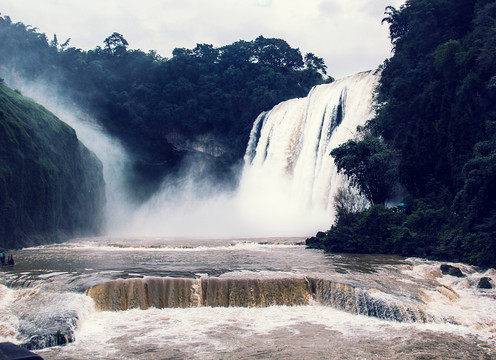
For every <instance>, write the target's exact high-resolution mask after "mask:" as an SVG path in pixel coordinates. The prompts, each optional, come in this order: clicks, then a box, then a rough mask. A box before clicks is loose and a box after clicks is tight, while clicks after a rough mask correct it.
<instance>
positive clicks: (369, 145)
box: [310, 0, 496, 267]
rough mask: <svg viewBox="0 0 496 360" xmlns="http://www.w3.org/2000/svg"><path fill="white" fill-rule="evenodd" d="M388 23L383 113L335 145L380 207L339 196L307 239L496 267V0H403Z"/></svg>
mask: <svg viewBox="0 0 496 360" xmlns="http://www.w3.org/2000/svg"><path fill="white" fill-rule="evenodd" d="M383 21H384V22H386V23H388V24H389V29H390V38H391V42H392V45H393V50H394V55H393V56H392V57H391V58H390V59H388V60H387V61H386V62H385V63H384V65H383V67H382V77H381V81H380V86H379V88H378V93H377V113H376V117H375V118H374V119H372V120H371V121H370V122H369V123H368V124H367V126H366V127H365V128H363V129H361V131H362V139H361V140H360V139H354V140H351V141H349V142H348V143H346V144H343V145H342V146H341V147H339V148H337V149H335V150H333V152H332V156H333V157H334V158H335V161H336V164H337V165H338V167H339V168H340V170H341V171H342V172H344V173H345V174H347V175H348V177H349V178H350V180H351V183H352V184H353V185H354V186H355V187H356V188H357V189H358V190H359V191H360V192H361V193H362V194H363V195H364V196H366V197H367V198H368V199H369V200H370V202H371V204H372V206H371V207H370V208H368V209H366V210H363V211H354V210H350V209H352V206H349V204H348V205H346V204H341V206H339V207H338V213H339V215H338V217H337V219H336V221H335V224H334V225H333V226H332V228H331V229H330V230H329V231H327V232H326V233H325V234H324V233H320V234H319V237H318V239H315V238H314V239H313V241H310V242H311V243H312V246H314V247H321V248H325V249H327V250H329V251H334V252H360V253H393V254H399V255H405V256H418V257H427V258H432V259H441V260H452V261H463V262H468V263H472V264H477V265H481V266H489V267H496V1H494V0H483V1H481V0H407V1H406V3H405V5H404V6H402V7H401V8H400V9H395V8H393V7H388V8H387V9H386V17H385V19H384V20H383ZM398 184H401V187H400V188H399V190H398V187H399V186H398ZM393 192H396V193H398V192H400V193H402V194H403V196H404V198H403V200H402V202H401V204H400V206H398V207H393V208H391V207H389V208H387V207H385V206H384V202H385V198H387V197H389V198H391V197H392V194H393Z"/></svg>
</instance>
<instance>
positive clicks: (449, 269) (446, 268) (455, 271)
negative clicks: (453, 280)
mask: <svg viewBox="0 0 496 360" xmlns="http://www.w3.org/2000/svg"><path fill="white" fill-rule="evenodd" d="M441 272H442V273H443V275H451V276H456V277H459V278H461V277H465V275H463V273H462V271H461V270H460V269H459V268H457V267H456V266H451V265H448V264H442V265H441Z"/></svg>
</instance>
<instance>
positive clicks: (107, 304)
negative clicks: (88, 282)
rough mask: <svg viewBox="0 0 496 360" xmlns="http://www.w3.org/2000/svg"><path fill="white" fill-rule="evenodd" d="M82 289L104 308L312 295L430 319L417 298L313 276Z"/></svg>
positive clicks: (364, 309) (353, 307) (301, 299)
mask: <svg viewBox="0 0 496 360" xmlns="http://www.w3.org/2000/svg"><path fill="white" fill-rule="evenodd" d="M85 293H86V294H87V295H89V296H90V297H92V298H93V300H94V301H95V304H96V306H97V308H98V309H100V310H104V311H116V310H120V311H122V310H129V309H133V308H139V309H148V308H151V307H154V308H158V309H164V308H190V307H198V306H210V307H230V306H237V307H268V306H274V305H286V306H296V305H308V304H310V303H311V302H312V301H313V302H317V303H319V304H322V305H326V306H330V307H332V308H335V309H338V310H343V311H346V312H350V313H352V314H360V315H366V316H373V317H377V318H380V319H385V320H395V321H405V322H426V321H428V320H432V319H433V318H432V316H429V315H428V314H427V313H426V312H425V305H424V303H423V301H422V300H421V299H412V298H409V299H408V300H405V299H406V298H405V299H401V300H400V299H396V298H391V299H386V298H384V296H383V297H381V296H380V294H382V293H380V292H378V291H377V290H375V291H369V290H367V289H361V288H359V287H356V286H353V285H350V284H346V283H340V282H336V281H332V280H328V279H319V278H313V277H282V278H281V277H273V278H265V279H264V278H209V277H203V278H201V279H184V278H144V279H127V280H122V279H120V280H114V281H110V282H107V283H103V284H100V285H97V286H94V287H91V288H89V289H87V290H86V291H85ZM378 295H379V296H378ZM382 295H384V294H382Z"/></svg>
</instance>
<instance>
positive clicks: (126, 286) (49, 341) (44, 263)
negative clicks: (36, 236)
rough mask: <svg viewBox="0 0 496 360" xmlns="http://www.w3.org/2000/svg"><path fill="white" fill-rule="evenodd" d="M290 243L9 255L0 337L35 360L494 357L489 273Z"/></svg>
mask: <svg viewBox="0 0 496 360" xmlns="http://www.w3.org/2000/svg"><path fill="white" fill-rule="evenodd" d="M301 242H302V239H298V238H270V239H229V240H227V239H209V240H200V239H196V240H193V239H164V238H132V239H116V238H95V239H76V240H73V241H70V242H68V243H65V244H59V245H50V246H41V247H36V248H29V249H23V250H19V251H16V252H14V257H15V259H16V265H15V267H14V268H10V269H3V272H2V274H1V275H2V276H1V282H2V284H3V285H0V341H12V342H15V343H18V344H24V346H26V347H28V348H32V349H36V348H37V347H43V346H46V345H53V343H54V341H55V340H54V338H56V337H57V331H59V334H58V336H59V338H60V337H63V338H64V339H66V340H69V341H71V342H70V343H68V344H66V345H64V346H55V347H49V348H45V349H38V350H34V351H36V352H37V353H38V354H40V355H41V356H42V357H43V358H45V359H268V358H271V359H386V358H388V359H432V358H439V359H493V358H496V347H495V343H496V290H494V289H488V290H484V289H479V288H478V287H477V283H478V281H479V279H480V278H481V277H489V278H491V279H492V282H493V284H494V283H495V280H496V272H494V270H489V271H480V270H478V269H476V268H473V267H470V266H467V265H461V264H456V266H458V267H459V268H460V269H461V270H462V272H463V273H464V274H465V275H466V276H465V277H464V278H457V277H453V276H449V275H444V276H443V275H442V273H441V272H440V270H439V268H440V263H437V262H428V261H423V260H419V259H402V258H399V257H388V256H360V255H335V254H325V253H323V252H322V251H318V250H309V249H306V248H305V247H304V246H303V245H302V244H301Z"/></svg>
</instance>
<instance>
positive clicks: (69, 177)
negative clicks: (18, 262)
mask: <svg viewBox="0 0 496 360" xmlns="http://www.w3.org/2000/svg"><path fill="white" fill-rule="evenodd" d="M104 204H105V188H104V180H103V174H102V165H101V162H100V161H99V160H98V158H97V157H96V156H95V155H94V154H93V153H92V152H90V151H89V150H88V149H87V148H86V147H85V146H84V145H83V144H81V143H80V142H79V141H78V138H77V136H76V133H75V131H74V130H73V129H72V128H71V127H69V126H68V125H67V124H65V123H63V122H62V121H60V120H59V119H57V118H56V117H55V116H54V115H53V114H51V113H50V112H49V111H47V110H46V109H45V108H43V107H42V106H40V105H38V104H36V103H34V102H32V101H30V100H28V99H26V98H24V97H23V96H22V95H21V94H20V93H19V92H16V91H13V90H12V89H10V88H8V87H7V86H6V85H4V84H3V83H0V247H4V248H16V247H22V246H28V245H35V244H40V243H46V242H54V241H60V240H63V239H65V238H67V237H69V236H75V235H89V234H95V233H97V232H98V231H99V230H100V228H101V226H102V219H103V216H102V214H103V207H104Z"/></svg>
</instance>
